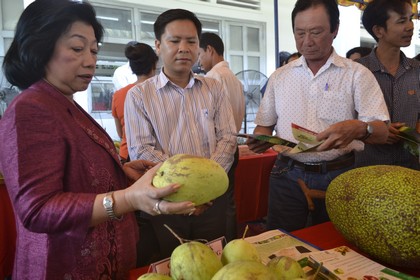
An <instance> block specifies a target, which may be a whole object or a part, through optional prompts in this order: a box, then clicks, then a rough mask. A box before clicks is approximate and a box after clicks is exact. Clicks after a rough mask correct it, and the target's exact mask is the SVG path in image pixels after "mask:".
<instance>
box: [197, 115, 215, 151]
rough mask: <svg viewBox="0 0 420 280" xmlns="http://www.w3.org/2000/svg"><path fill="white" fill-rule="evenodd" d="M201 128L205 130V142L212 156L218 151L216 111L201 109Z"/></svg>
mask: <svg viewBox="0 0 420 280" xmlns="http://www.w3.org/2000/svg"><path fill="white" fill-rule="evenodd" d="M200 120H201V127H202V129H203V141H205V143H206V144H207V148H208V150H209V152H210V155H212V154H213V152H214V151H215V150H216V128H215V124H214V111H213V110H210V109H207V108H205V109H201V115H200Z"/></svg>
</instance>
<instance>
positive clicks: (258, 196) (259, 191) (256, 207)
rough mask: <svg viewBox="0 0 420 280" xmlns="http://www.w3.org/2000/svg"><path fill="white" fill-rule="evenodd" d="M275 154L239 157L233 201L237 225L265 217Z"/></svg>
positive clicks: (273, 152)
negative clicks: (234, 202)
mask: <svg viewBox="0 0 420 280" xmlns="http://www.w3.org/2000/svg"><path fill="white" fill-rule="evenodd" d="M276 157H277V152H275V151H273V150H271V149H269V150H267V151H266V152H264V153H262V154H254V155H245V156H240V157H239V163H238V166H237V167H236V171H235V201H236V211H237V213H236V217H237V221H238V223H243V222H248V221H255V220H260V219H262V218H263V217H265V216H266V215H267V208H268V180H269V176H270V172H271V168H272V167H273V164H274V162H275V160H276Z"/></svg>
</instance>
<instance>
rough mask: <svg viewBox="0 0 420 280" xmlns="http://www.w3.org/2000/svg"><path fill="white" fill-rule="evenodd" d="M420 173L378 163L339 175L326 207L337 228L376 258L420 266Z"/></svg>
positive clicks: (349, 239)
mask: <svg viewBox="0 0 420 280" xmlns="http://www.w3.org/2000/svg"><path fill="white" fill-rule="evenodd" d="M419 191H420V171H415V170H412V169H408V168H404V167H398V166H388V165H376V166H368V167H361V168H356V169H353V170H350V171H347V172H345V173H343V174H341V175H339V176H337V177H336V178H335V179H334V180H333V181H332V182H331V184H330V185H329V186H328V189H327V193H326V207H327V211H328V215H329V216H330V219H331V221H332V223H333V224H334V226H335V227H336V228H337V230H338V231H340V232H341V233H342V234H343V236H344V237H345V238H346V239H347V240H348V241H350V242H351V243H353V244H355V245H356V246H357V247H358V248H359V249H361V250H362V251H364V252H366V253H368V254H369V255H370V256H371V258H372V259H374V260H378V261H383V262H386V263H389V264H393V265H396V266H402V267H411V268H419V267H420V193H419Z"/></svg>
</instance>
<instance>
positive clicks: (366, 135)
mask: <svg viewBox="0 0 420 280" xmlns="http://www.w3.org/2000/svg"><path fill="white" fill-rule="evenodd" d="M366 125H367V126H366V134H365V136H363V137H362V138H361V139H359V140H360V141H365V140H366V139H368V138H369V136H371V135H372V133H373V126H371V125H370V123H368V122H367V123H366Z"/></svg>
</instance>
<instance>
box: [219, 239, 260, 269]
mask: <svg viewBox="0 0 420 280" xmlns="http://www.w3.org/2000/svg"><path fill="white" fill-rule="evenodd" d="M245 260H250V261H257V262H261V258H260V254H259V253H258V251H257V248H256V247H255V246H254V244H252V243H249V242H248V241H246V240H244V239H234V240H231V241H230V242H229V243H228V244H226V246H225V247H224V248H223V251H222V263H223V265H226V264H228V263H231V262H235V261H245Z"/></svg>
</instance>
